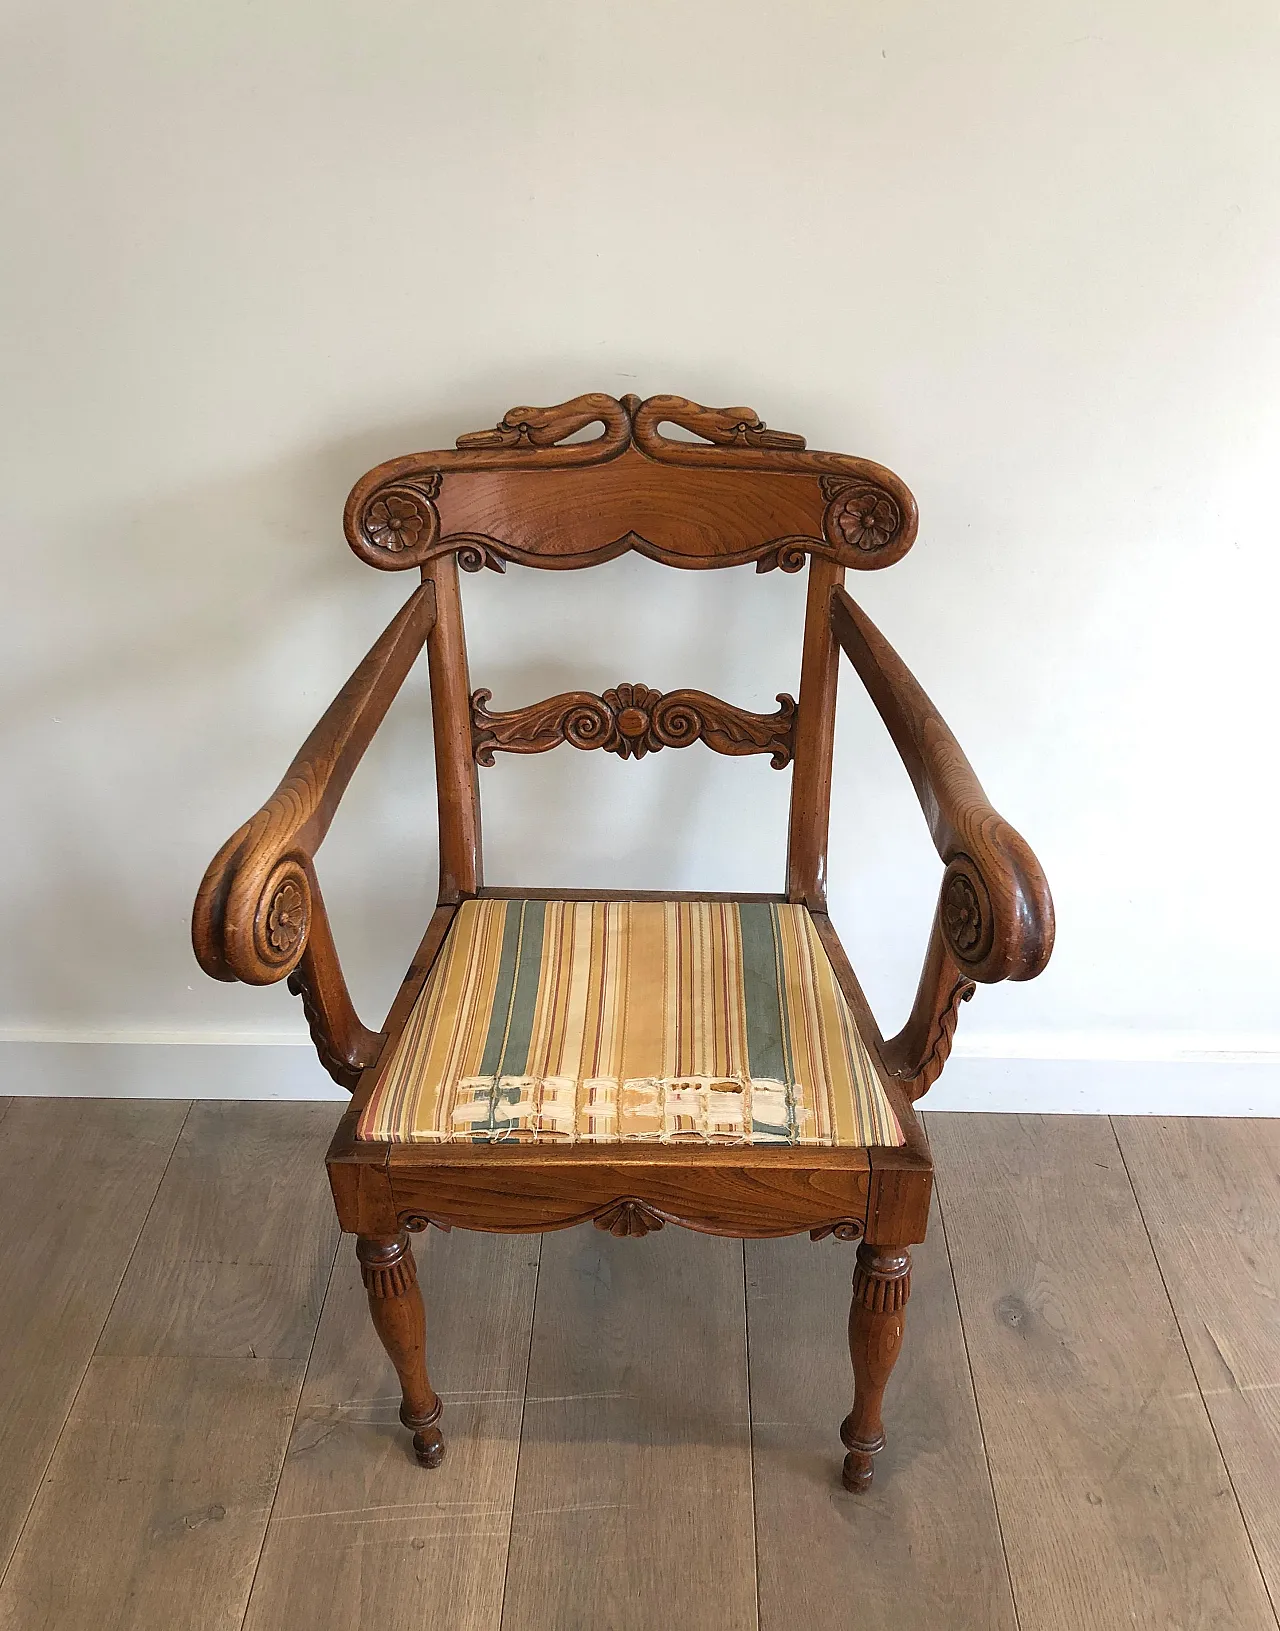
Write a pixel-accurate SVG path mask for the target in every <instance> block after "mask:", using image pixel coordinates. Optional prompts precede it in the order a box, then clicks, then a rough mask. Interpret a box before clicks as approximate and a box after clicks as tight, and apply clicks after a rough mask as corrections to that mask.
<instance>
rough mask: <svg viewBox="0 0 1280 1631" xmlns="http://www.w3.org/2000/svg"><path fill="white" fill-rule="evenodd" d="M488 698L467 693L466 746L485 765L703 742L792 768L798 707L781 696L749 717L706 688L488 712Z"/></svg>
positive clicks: (617, 691) (636, 688)
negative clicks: (559, 750)
mask: <svg viewBox="0 0 1280 1631" xmlns="http://www.w3.org/2000/svg"><path fill="white" fill-rule="evenodd" d="M492 697H493V693H492V692H491V691H475V692H473V693H472V696H471V734H472V746H473V750H474V753H475V760H476V763H477V764H480V765H491V764H492V763H493V756H494V754H495V753H546V752H548V751H549V750H550V749H551V748H554V747H559V745H560V744H561V743H562V742H568V743H570V744H571V745H572V746H573V747H575V748H579V749H581V750H582V751H584V752H587V751H590V750H591V749H593V748H602V749H603V750H604V751H605V752H606V753H616V754H617V755H618V756H619V758H622V759H643V758H644V757H645V755H646V754H649V753H660V752H661V751H662V749H663V748H687V747H691V746H692V745H693V744H694V743H695V742H705V743H706V745H707V746H708V747H709V748H710V749H711V750H712V752H714V753H724V754H729V755H731V756H733V757H738V758H741V757H742V756H743V755H745V754H751V753H768V754H769V755H771V763H772V765H773V768H774V769H775V770H784V769H785V768H786V766H787V765H789V764H790V763H791V753H792V739H793V736H794V723H795V712H796V704H795V699H794V698H793V697H790V696H788V695H787V694H786V693H785V692H780V693H779V694H778V698H777V702H778V707H777V710H776V711H775V712H774V713H771V714H758V713H752V712H751V710H750V709H748V708H739V707H737V706H736V705H735V704H734V703H731V702H724V701H722V700H721V699H720V698H719V697H713V696H709V695H708V694H707V692H706V691H692V690H684V691H667V692H665V693H664V692H662V691H655V690H653V689H652V688H651V687H649V686H647V685H639V684H634V683H630V682H628V683H626V684H622V685H617V686H613V687H612V688H611V689H609V690H607V691H604V692H602V693H601V694H600V695H598V696H597V694H596V693H595V692H594V691H562V692H560V694H559V695H558V696H554V697H546V698H544V699H543V701H541V702H533V703H530V704H529V705H528V706H527V707H524V708H512V709H509V710H505V711H499V710H492V709H490V708H489V706H488V704H489V702H490V701H491V700H492Z"/></svg>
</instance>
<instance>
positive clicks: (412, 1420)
mask: <svg viewBox="0 0 1280 1631" xmlns="http://www.w3.org/2000/svg"><path fill="white" fill-rule="evenodd" d="M356 1256H357V1257H358V1258H359V1260H360V1274H361V1277H362V1278H363V1280H364V1288H365V1291H366V1292H367V1293H368V1296H369V1313H370V1315H371V1316H372V1318H373V1327H374V1330H375V1331H377V1333H378V1337H379V1339H380V1341H381V1343H382V1346H383V1347H384V1348H385V1349H386V1350H387V1353H388V1355H389V1356H390V1359H391V1363H392V1364H393V1365H394V1366H395V1368H396V1374H397V1375H398V1376H399V1378H400V1394H401V1404H400V1420H401V1421H402V1422H403V1423H404V1425H405V1426H406V1427H407V1428H409V1430H410V1431H411V1432H412V1434H413V1451H414V1455H415V1456H416V1457H417V1459H418V1464H419V1465H420V1466H423V1467H438V1466H439V1465H440V1463H441V1462H442V1461H443V1460H444V1437H443V1435H442V1434H441V1432H440V1429H439V1427H438V1426H437V1425H436V1424H437V1423H438V1422H439V1420H440V1412H441V1409H442V1406H441V1403H440V1400H439V1398H438V1397H437V1395H436V1391H435V1389H434V1388H433V1387H432V1386H431V1382H430V1379H429V1378H428V1376H427V1331H426V1312H425V1310H424V1309H423V1306H422V1292H421V1290H420V1289H419V1286H418V1269H417V1265H416V1264H415V1262H414V1260H413V1248H412V1247H411V1246H410V1244H409V1235H408V1231H407V1230H405V1229H402V1230H401V1231H400V1233H399V1234H398V1235H387V1236H378V1235H361V1236H359V1238H358V1239H357V1240H356Z"/></svg>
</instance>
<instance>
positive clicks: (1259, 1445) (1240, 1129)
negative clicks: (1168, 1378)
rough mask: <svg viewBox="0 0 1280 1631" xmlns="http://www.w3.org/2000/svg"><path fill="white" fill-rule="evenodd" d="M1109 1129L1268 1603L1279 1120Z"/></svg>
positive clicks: (1279, 1401)
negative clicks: (1138, 1208)
mask: <svg viewBox="0 0 1280 1631" xmlns="http://www.w3.org/2000/svg"><path fill="white" fill-rule="evenodd" d="M1116 1133H1117V1136H1118V1137H1119V1140H1120V1147H1121V1150H1122V1151H1123V1153H1124V1158H1125V1163H1126V1165H1127V1166H1128V1169H1129V1176H1130V1177H1131V1179H1132V1180H1133V1185H1134V1188H1135V1190H1136V1191H1137V1196H1138V1201H1139V1204H1140V1205H1141V1207H1142V1215H1143V1217H1144V1219H1145V1220H1146V1224H1147V1228H1148V1229H1149V1231H1150V1233H1151V1239H1152V1243H1153V1245H1154V1246H1155V1251H1156V1257H1157V1259H1158V1261H1159V1264H1160V1268H1161V1271H1162V1272H1163V1274H1164V1280H1165V1284H1166V1286H1167V1287H1168V1288H1169V1295H1170V1297H1171V1298H1172V1301H1173V1307H1174V1312H1175V1313H1176V1314H1177V1316H1178V1324H1179V1325H1180V1327H1181V1329H1182V1335H1183V1338H1184V1340H1185V1341H1186V1344H1187V1350H1188V1352H1189V1353H1190V1355H1191V1363H1192V1365H1193V1366H1194V1367H1195V1372H1196V1378H1197V1380H1198V1381H1199V1383H1200V1390H1201V1392H1202V1394H1203V1395H1204V1399H1205V1403H1206V1405H1207V1406H1208V1410H1209V1416H1210V1419H1211V1420H1212V1422H1213V1425H1214V1429H1215V1431H1216V1432H1217V1435H1218V1444H1219V1446H1220V1447H1221V1450H1222V1453H1223V1456H1224V1458H1225V1460H1226V1463H1227V1470H1228V1471H1229V1472H1230V1474H1231V1482H1232V1484H1233V1486H1234V1488H1235V1492H1236V1496H1237V1498H1238V1500H1239V1502H1240V1506H1241V1510H1242V1511H1243V1513H1244V1519H1245V1523H1246V1525H1247V1527H1248V1530H1249V1534H1250V1537H1251V1538H1252V1540H1253V1545H1254V1550H1255V1552H1256V1553H1257V1556H1258V1562H1259V1565H1260V1566H1261V1569H1262V1572H1263V1577H1264V1578H1265V1580H1266V1582H1267V1586H1268V1589H1269V1591H1270V1594H1271V1601H1272V1605H1273V1607H1274V1606H1275V1605H1276V1604H1280V1121H1248V1120H1240V1121H1209V1120H1195V1121H1188V1120H1173V1119H1166V1118H1162V1117H1154V1116H1151V1117H1146V1116H1144V1117H1141V1118H1138V1117H1133V1118H1125V1119H1119V1118H1117V1121H1116Z"/></svg>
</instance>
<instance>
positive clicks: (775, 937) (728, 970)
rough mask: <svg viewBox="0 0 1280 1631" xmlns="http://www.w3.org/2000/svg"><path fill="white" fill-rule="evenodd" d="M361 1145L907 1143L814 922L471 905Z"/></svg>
mask: <svg viewBox="0 0 1280 1631" xmlns="http://www.w3.org/2000/svg"><path fill="white" fill-rule="evenodd" d="M358 1136H359V1137H360V1138H362V1139H377V1140H386V1141H389V1142H391V1143H440V1142H450V1141H458V1142H480V1143H493V1142H502V1141H508V1140H519V1141H548V1142H550V1141H557V1142H575V1141H576V1142H581V1143H588V1144H602V1143H611V1142H616V1141H626V1140H640V1141H649V1142H654V1143H664V1144H667V1143H685V1142H687V1143H724V1144H810V1145H846V1146H867V1145H876V1144H879V1145H885V1144H901V1143H902V1141H903V1139H902V1132H901V1129H900V1127H899V1125H898V1122H897V1119H896V1118H895V1116H894V1113H893V1110H892V1108H891V1106H890V1104H889V1101H888V1099H887V1097H886V1095H885V1091H884V1088H883V1087H882V1085H881V1083H880V1081H879V1079H878V1077H877V1075H876V1072H875V1069H874V1067H873V1065H872V1063H871V1060H870V1058H869V1057H868V1054H867V1051H866V1048H865V1047H864V1045H863V1043H862V1040H861V1038H860V1037H859V1036H858V1033H857V1030H856V1029H855V1027H854V1023H853V1019H852V1016H851V1015H850V1012H849V1008H848V1004H847V1003H846V1001H845V999H844V996H843V994H842V993H841V991H840V988H839V986H838V985H837V983H836V979H835V974H834V972H833V970H832V967H831V964H830V962H829V960H828V958H827V954H826V952H825V950H824V949H823V946H822V942H821V940H820V939H819V938H818V934H817V931H816V930H815V929H814V926H813V923H812V920H811V919H810V917H809V914H808V912H807V911H805V909H804V908H803V907H800V906H783V905H772V904H769V903H765V902H760V903H756V902H745V901H744V902H733V901H536V900H525V901H521V900H478V901H477V900H470V901H466V902H465V903H464V904H463V905H462V906H461V907H460V908H459V911H458V914H457V916H456V917H455V919H454V922H453V926H452V927H451V929H450V931H449V935H448V938H447V939H446V941H445V944H444V947H443V949H442V950H441V953H440V956H439V958H438V959H437V961H436V965H435V967H434V968H433V970H432V972H431V975H430V977H429V979H428V980H427V983H426V985H425V986H424V987H423V990H422V993H421V995H420V996H419V998H418V1001H417V1003H416V1005H415V1006H414V1009H413V1012H412V1013H411V1015H410V1016H409V1019H408V1022H407V1023H406V1025H405V1027H404V1030H403V1031H402V1033H401V1035H400V1037H399V1039H398V1041H397V1043H396V1045H395V1047H394V1048H393V1049H392V1051H391V1054H390V1057H389V1058H388V1060H387V1062H386V1065H385V1068H384V1069H383V1071H382V1073H381V1077H380V1080H379V1082H378V1085H377V1087H376V1088H375V1090H374V1092H373V1095H372V1097H371V1098H370V1100H369V1102H368V1104H367V1105H366V1107H365V1109H364V1112H363V1114H362V1116H361V1118H360V1124H359V1135H358Z"/></svg>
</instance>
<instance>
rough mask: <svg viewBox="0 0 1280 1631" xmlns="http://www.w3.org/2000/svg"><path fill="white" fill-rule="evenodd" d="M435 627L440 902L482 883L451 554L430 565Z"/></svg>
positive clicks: (430, 656) (431, 656) (467, 682)
mask: <svg viewBox="0 0 1280 1631" xmlns="http://www.w3.org/2000/svg"><path fill="white" fill-rule="evenodd" d="M430 581H431V582H432V583H433V584H434V586H435V596H436V623H435V627H434V628H433V629H432V631H431V635H430V637H429V639H428V641H427V662H428V664H429V666H430V672H431V726H432V734H433V736H434V738H435V750H436V801H437V805H438V808H439V812H440V904H441V905H442V906H444V905H454V904H456V903H457V902H458V901H460V900H461V899H463V897H464V896H466V895H474V894H475V892H476V890H477V888H478V887H479V886H480V884H482V883H483V882H484V876H483V868H482V864H481V859H480V790H479V786H478V785H477V782H476V767H475V764H474V762H473V760H472V757H471V675H470V672H469V670H468V668H467V641H466V634H465V633H464V630H463V625H462V595H461V591H460V589H459V587H458V565H457V562H456V561H455V559H454V558H453V556H452V555H442V556H441V557H440V558H439V559H438V560H436V561H434V562H432V565H431V580H430Z"/></svg>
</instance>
